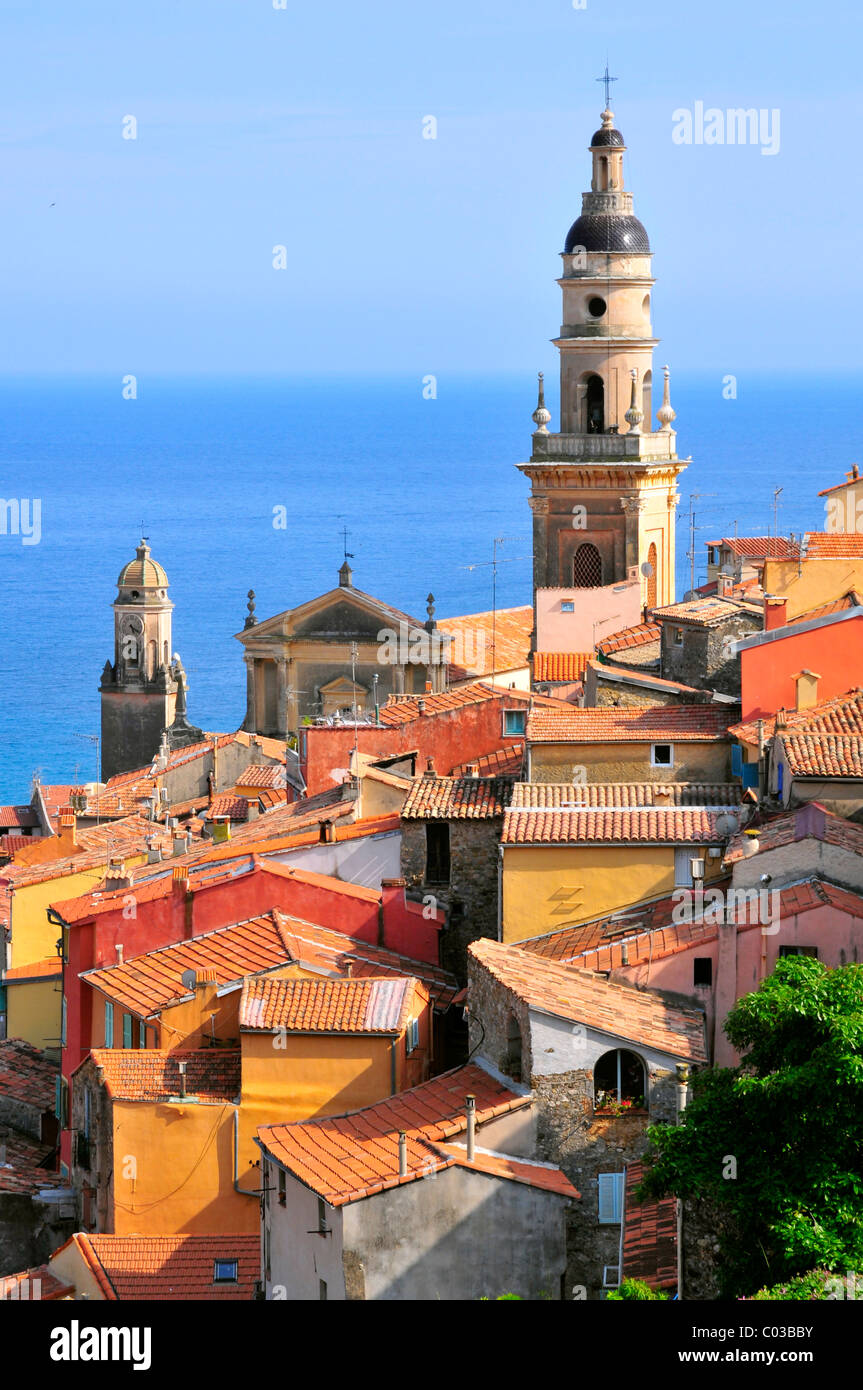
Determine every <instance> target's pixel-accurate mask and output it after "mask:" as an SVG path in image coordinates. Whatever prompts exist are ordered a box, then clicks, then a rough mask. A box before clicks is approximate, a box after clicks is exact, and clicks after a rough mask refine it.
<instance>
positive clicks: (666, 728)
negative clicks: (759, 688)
mask: <svg viewBox="0 0 863 1390" xmlns="http://www.w3.org/2000/svg"><path fill="white" fill-rule="evenodd" d="M736 709H737V706H735V705H724V706H723V705H683V704H680V705H651V706H640V707H638V708H636V709H622V708H610V707H600V708H597V709H575V708H573V707H572V706H570V707H569V708H568V709H561V710H544V709H540V710H538V709H534V710H531V712H530V714H529V715H528V717H527V741H528V743H529V744H536V743H623V742H626V743H714V742H717V741H720V740H723V739H726V738H727V737H728V726H729V724H730V723H731V722H732V720H733V719H734V714H735V711H736Z"/></svg>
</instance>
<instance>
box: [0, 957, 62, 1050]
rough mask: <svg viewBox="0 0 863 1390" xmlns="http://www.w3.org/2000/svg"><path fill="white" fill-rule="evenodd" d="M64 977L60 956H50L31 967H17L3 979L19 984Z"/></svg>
mask: <svg viewBox="0 0 863 1390" xmlns="http://www.w3.org/2000/svg"><path fill="white" fill-rule="evenodd" d="M62 975H63V964H62V961H61V960H60V957H59V956H49V957H48V959H47V960H37V961H34V962H33V963H32V964H31V965H15V966H12V967H11V968H10V969H9V970H4V971H3V979H4V980H5V981H6V982H7V983H9V982H12V981H17V983H18V984H23V983H24V982H25V981H28V982H29V981H31V980H59V979H61V978H62ZM0 1047H2V1043H0Z"/></svg>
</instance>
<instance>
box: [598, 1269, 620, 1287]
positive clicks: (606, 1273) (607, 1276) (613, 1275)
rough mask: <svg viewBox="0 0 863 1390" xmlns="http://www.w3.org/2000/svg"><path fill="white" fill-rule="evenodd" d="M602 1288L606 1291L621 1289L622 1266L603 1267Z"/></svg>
mask: <svg viewBox="0 0 863 1390" xmlns="http://www.w3.org/2000/svg"><path fill="white" fill-rule="evenodd" d="M602 1287H603V1288H604V1289H619V1288H620V1266H619V1265H603V1266H602Z"/></svg>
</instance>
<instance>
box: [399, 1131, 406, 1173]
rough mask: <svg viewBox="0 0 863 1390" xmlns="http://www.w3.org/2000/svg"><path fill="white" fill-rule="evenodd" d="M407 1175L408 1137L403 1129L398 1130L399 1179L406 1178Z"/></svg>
mask: <svg viewBox="0 0 863 1390" xmlns="http://www.w3.org/2000/svg"><path fill="white" fill-rule="evenodd" d="M407 1175H408V1137H407V1135H406V1134H405V1132H404V1130H403V1129H400V1130H399V1177H400V1178H406V1177H407Z"/></svg>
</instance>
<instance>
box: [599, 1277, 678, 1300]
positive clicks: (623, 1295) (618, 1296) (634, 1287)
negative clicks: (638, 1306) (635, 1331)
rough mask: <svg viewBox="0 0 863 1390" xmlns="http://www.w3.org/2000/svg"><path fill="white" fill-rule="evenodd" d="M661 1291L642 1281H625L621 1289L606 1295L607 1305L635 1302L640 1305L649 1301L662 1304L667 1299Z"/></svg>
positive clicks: (613, 1290)
mask: <svg viewBox="0 0 863 1390" xmlns="http://www.w3.org/2000/svg"><path fill="white" fill-rule="evenodd" d="M667 1297H668V1295H667V1294H664V1293H663V1292H662V1290H661V1289H652V1288H651V1287H650V1285H649V1284H645V1283H644V1282H643V1281H642V1280H641V1279H624V1280H623V1281H622V1282H621V1285H620V1288H619V1289H612V1291H611V1293H609V1294H606V1298H605V1301H606V1303H624V1302H628V1301H630V1300H635V1301H637V1302H639V1303H646V1302H647V1301H648V1300H657V1301H659V1302H660V1303H662V1302H664V1301H665V1300H666V1299H667Z"/></svg>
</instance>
